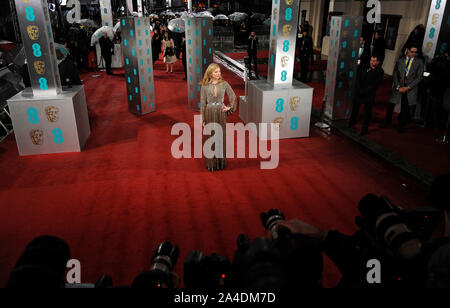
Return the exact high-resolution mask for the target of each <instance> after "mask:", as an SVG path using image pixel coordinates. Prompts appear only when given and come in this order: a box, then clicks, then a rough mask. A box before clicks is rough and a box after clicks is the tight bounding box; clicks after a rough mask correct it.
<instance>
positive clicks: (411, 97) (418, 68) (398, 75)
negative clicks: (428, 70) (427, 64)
mask: <svg viewBox="0 0 450 308" xmlns="http://www.w3.org/2000/svg"><path fill="white" fill-rule="evenodd" d="M405 69H406V56H403V57H401V58H400V59H399V60H398V61H397V63H396V64H395V68H394V73H393V75H392V80H393V89H392V93H391V97H390V99H389V102H390V103H393V104H401V102H402V93H400V92H399V91H398V90H397V88H398V87H400V88H401V87H405V86H407V87H409V88H410V90H409V91H408V92H406V93H407V96H408V104H409V105H410V106H415V105H417V104H418V103H419V84H420V82H421V81H422V79H423V71H424V64H423V61H422V60H421V59H419V57H417V56H416V57H415V58H414V61H413V63H412V64H411V69H410V70H409V74H408V78H407V80H406V84H405V82H404V81H405V75H406V71H405Z"/></svg>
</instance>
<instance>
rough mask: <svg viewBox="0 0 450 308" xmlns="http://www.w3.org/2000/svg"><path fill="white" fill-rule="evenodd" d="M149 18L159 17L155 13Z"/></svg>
mask: <svg viewBox="0 0 450 308" xmlns="http://www.w3.org/2000/svg"><path fill="white" fill-rule="evenodd" d="M149 17H158V15H156V14H154V13H153V14H150V15H149Z"/></svg>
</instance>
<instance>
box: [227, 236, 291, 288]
mask: <svg viewBox="0 0 450 308" xmlns="http://www.w3.org/2000/svg"><path fill="white" fill-rule="evenodd" d="M237 242H238V249H237V251H236V253H235V255H234V259H233V266H232V269H233V270H232V276H233V287H235V288H284V287H289V275H288V271H287V268H286V267H285V265H284V263H283V259H282V256H281V253H280V251H279V250H278V249H277V248H276V247H275V246H274V244H273V243H271V242H269V241H268V240H267V239H266V238H264V237H259V238H256V239H255V240H254V241H253V242H250V240H249V238H248V236H247V235H245V234H241V235H239V236H238V239H237Z"/></svg>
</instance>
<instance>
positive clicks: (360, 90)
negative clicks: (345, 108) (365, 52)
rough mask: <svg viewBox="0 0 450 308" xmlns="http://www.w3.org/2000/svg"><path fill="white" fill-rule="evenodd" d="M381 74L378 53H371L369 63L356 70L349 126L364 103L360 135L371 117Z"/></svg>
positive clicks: (364, 132) (365, 130) (365, 132)
mask: <svg viewBox="0 0 450 308" xmlns="http://www.w3.org/2000/svg"><path fill="white" fill-rule="evenodd" d="M383 76H384V71H383V69H382V68H381V67H380V60H379V56H378V55H373V56H372V57H371V58H370V62H369V65H364V66H363V67H362V68H361V69H360V70H359V72H358V77H357V80H356V87H355V96H354V97H353V109H352V115H351V117H350V121H349V127H352V126H353V125H355V124H356V120H357V118H358V113H359V107H360V106H361V104H364V122H363V126H362V130H361V136H364V135H366V134H367V132H368V130H369V124H370V120H371V118H372V107H373V104H374V103H375V96H376V92H377V88H378V86H379V85H380V84H381V81H382V80H383Z"/></svg>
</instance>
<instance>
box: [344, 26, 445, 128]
mask: <svg viewBox="0 0 450 308" xmlns="http://www.w3.org/2000/svg"><path fill="white" fill-rule="evenodd" d="M424 33H425V28H424V26H423V25H418V26H417V27H415V28H414V30H413V31H412V32H411V34H410V35H409V37H408V39H407V41H406V42H405V44H404V46H403V48H402V53H401V56H400V57H399V58H398V60H397V61H396V63H395V66H394V71H393V73H392V82H393V85H392V92H391V95H390V98H389V102H388V107H387V111H386V116H385V119H384V121H383V123H382V124H381V128H385V127H387V126H389V125H391V124H392V117H393V114H394V110H395V108H396V106H397V107H399V109H400V114H399V116H398V120H399V123H398V125H397V131H398V132H399V133H403V132H404V131H405V126H406V125H407V124H408V123H409V122H410V121H411V120H413V119H414V120H416V121H417V123H418V124H423V123H424V122H426V123H427V124H428V125H430V123H431V125H433V126H434V127H436V128H437V129H438V130H440V131H443V130H444V129H445V123H446V122H447V118H448V110H446V109H445V108H444V106H445V102H444V96H445V93H446V91H449V85H450V78H449V77H448V74H445V73H444V72H446V71H448V70H449V69H450V57H449V52H450V48H447V49H446V50H444V51H443V52H437V54H436V56H435V58H434V59H431V60H430V61H429V62H428V63H427V64H426V61H425V58H424V56H423V54H422V45H423V40H424ZM385 56H386V43H385V40H384V38H383V32H382V31H376V32H375V36H374V42H373V46H371V45H370V44H369V43H367V42H366V38H364V37H361V40H360V52H359V59H358V74H357V83H356V86H355V91H354V96H353V108H352V115H351V117H350V120H349V127H352V126H353V125H354V124H355V123H356V121H357V117H358V111H359V109H360V106H361V105H364V120H363V125H362V130H361V135H366V134H367V133H368V129H369V125H370V122H371V117H372V108H373V105H374V103H375V99H376V90H377V88H378V87H379V86H380V85H381V83H382V80H383V76H384V71H383V69H382V65H383V62H384V59H385ZM424 72H428V74H424ZM418 106H420V112H418V111H417V109H418V108H417V107H418Z"/></svg>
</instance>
